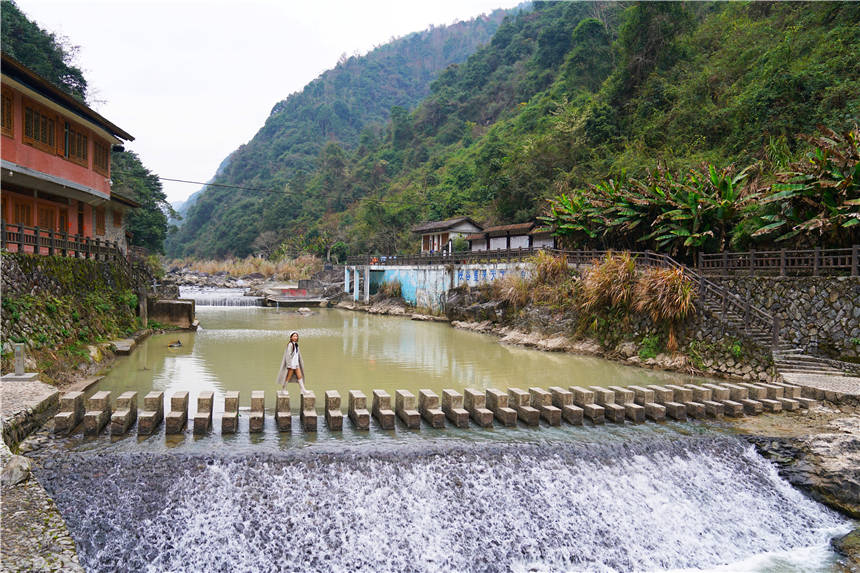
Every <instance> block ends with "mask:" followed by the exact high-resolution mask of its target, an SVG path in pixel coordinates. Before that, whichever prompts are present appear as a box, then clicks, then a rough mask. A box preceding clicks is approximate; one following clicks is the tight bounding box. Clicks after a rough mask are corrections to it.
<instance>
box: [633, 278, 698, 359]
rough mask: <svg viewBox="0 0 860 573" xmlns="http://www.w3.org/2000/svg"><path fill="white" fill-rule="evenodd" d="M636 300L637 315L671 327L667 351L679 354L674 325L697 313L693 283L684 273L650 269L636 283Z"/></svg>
mask: <svg viewBox="0 0 860 573" xmlns="http://www.w3.org/2000/svg"><path fill="white" fill-rule="evenodd" d="M634 297H635V301H636V302H635V303H634V307H635V309H636V311H638V312H644V313H646V314H648V315H649V316H650V317H651V319H652V320H653V321H654V322H655V323H658V324H659V323H666V324H668V325H669V340H668V342H667V344H666V348H667V349H668V350H670V351H671V352H674V351H676V350H677V349H678V340H677V338H676V337H675V325H676V323H678V322H679V321H681V320H684V319H685V318H686V317H687V315H688V314H692V313H694V312H695V311H696V309H695V306H694V302H695V300H696V291H695V289H694V288H693V281H691V280H690V279H689V278H687V277H686V276H685V275H684V271H683V270H681V269H675V268H670V269H658V268H654V269H648V270H647V271H645V272H644V273H642V274H641V275H640V277H639V280H638V281H637V282H636V287H635V292H634Z"/></svg>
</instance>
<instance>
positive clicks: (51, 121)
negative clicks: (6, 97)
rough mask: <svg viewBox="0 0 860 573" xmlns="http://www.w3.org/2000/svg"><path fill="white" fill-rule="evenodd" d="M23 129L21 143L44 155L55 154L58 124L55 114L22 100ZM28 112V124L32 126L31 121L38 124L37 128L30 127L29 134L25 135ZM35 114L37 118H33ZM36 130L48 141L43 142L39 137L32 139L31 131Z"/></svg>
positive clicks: (34, 103)
mask: <svg viewBox="0 0 860 573" xmlns="http://www.w3.org/2000/svg"><path fill="white" fill-rule="evenodd" d="M23 101H24V105H23V107H24V129H23V133H22V135H23V141H24V143H26V144H27V145H31V146H33V147H35V148H36V149H40V150H42V151H44V152H46V153H56V152H57V140H58V138H57V126H58V124H59V118H58V116H57V114H56V113H54V112H53V111H51V110H49V109H48V108H46V107H45V106H43V105H40V104H38V103H36V102H34V101H32V100H29V99H24V100H23ZM28 112H30V115H31V118H32V119H30V122H31V124H32V122H33V121H35V120H37V119H38V120H39V121H36V123H38V124H39V125H38V126H32V127H30V133H29V134H28V133H27V129H28V125H27V123H28V122H27V120H28V117H27V116H28ZM33 114H35V115H36V116H38V117H33ZM42 119H44V122H45V125H42V121H41V120H42ZM34 128H36V129H38V130H39V132H40V133H39V135H40V136H41V135H42V134H44V135H45V137H46V138H47V139H48V140H49V141H43V140H42V138H41V137H39V138H35V137H33V133H34V132H33V129H34Z"/></svg>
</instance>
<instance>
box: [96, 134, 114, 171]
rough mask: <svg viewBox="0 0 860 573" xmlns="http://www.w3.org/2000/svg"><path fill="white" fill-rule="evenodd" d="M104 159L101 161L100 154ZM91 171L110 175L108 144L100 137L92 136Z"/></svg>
mask: <svg viewBox="0 0 860 573" xmlns="http://www.w3.org/2000/svg"><path fill="white" fill-rule="evenodd" d="M102 153H103V154H104V161H103V162H101V154H102ZM93 171H95V172H96V173H101V174H102V175H104V176H105V177H108V176H110V144H109V143H108V142H107V141H105V140H104V139H102V138H100V137H95V136H93Z"/></svg>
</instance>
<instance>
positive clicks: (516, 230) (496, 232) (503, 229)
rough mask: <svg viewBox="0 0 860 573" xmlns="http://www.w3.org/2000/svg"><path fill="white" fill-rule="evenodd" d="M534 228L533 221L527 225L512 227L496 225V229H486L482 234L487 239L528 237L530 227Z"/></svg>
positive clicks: (519, 224)
mask: <svg viewBox="0 0 860 573" xmlns="http://www.w3.org/2000/svg"><path fill="white" fill-rule="evenodd" d="M534 226H535V222H534V221H529V222H527V223H515V224H513V225H498V226H496V227H487V228H486V229H484V233H486V234H487V236H489V237H505V236H507V235H528V234H529V231H531V230H532V227H534Z"/></svg>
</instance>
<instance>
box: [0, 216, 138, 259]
mask: <svg viewBox="0 0 860 573" xmlns="http://www.w3.org/2000/svg"><path fill="white" fill-rule="evenodd" d="M0 246H2V248H3V249H4V250H7V251H10V252H19V253H33V254H39V255H61V256H64V257H76V258H84V259H97V260H101V261H118V260H123V261H125V260H126V258H125V254H124V253H123V252H122V250H121V249H120V248H119V245H117V243H116V242H111V241H103V240H101V239H99V238H98V237H97V238H95V239H93V238H91V237H83V236H81V235H69V234H68V233H59V232H56V231H54V230H53V229H50V230H45V229H40V228H39V227H27V226H25V225H13V224H7V223H6V221H0Z"/></svg>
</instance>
